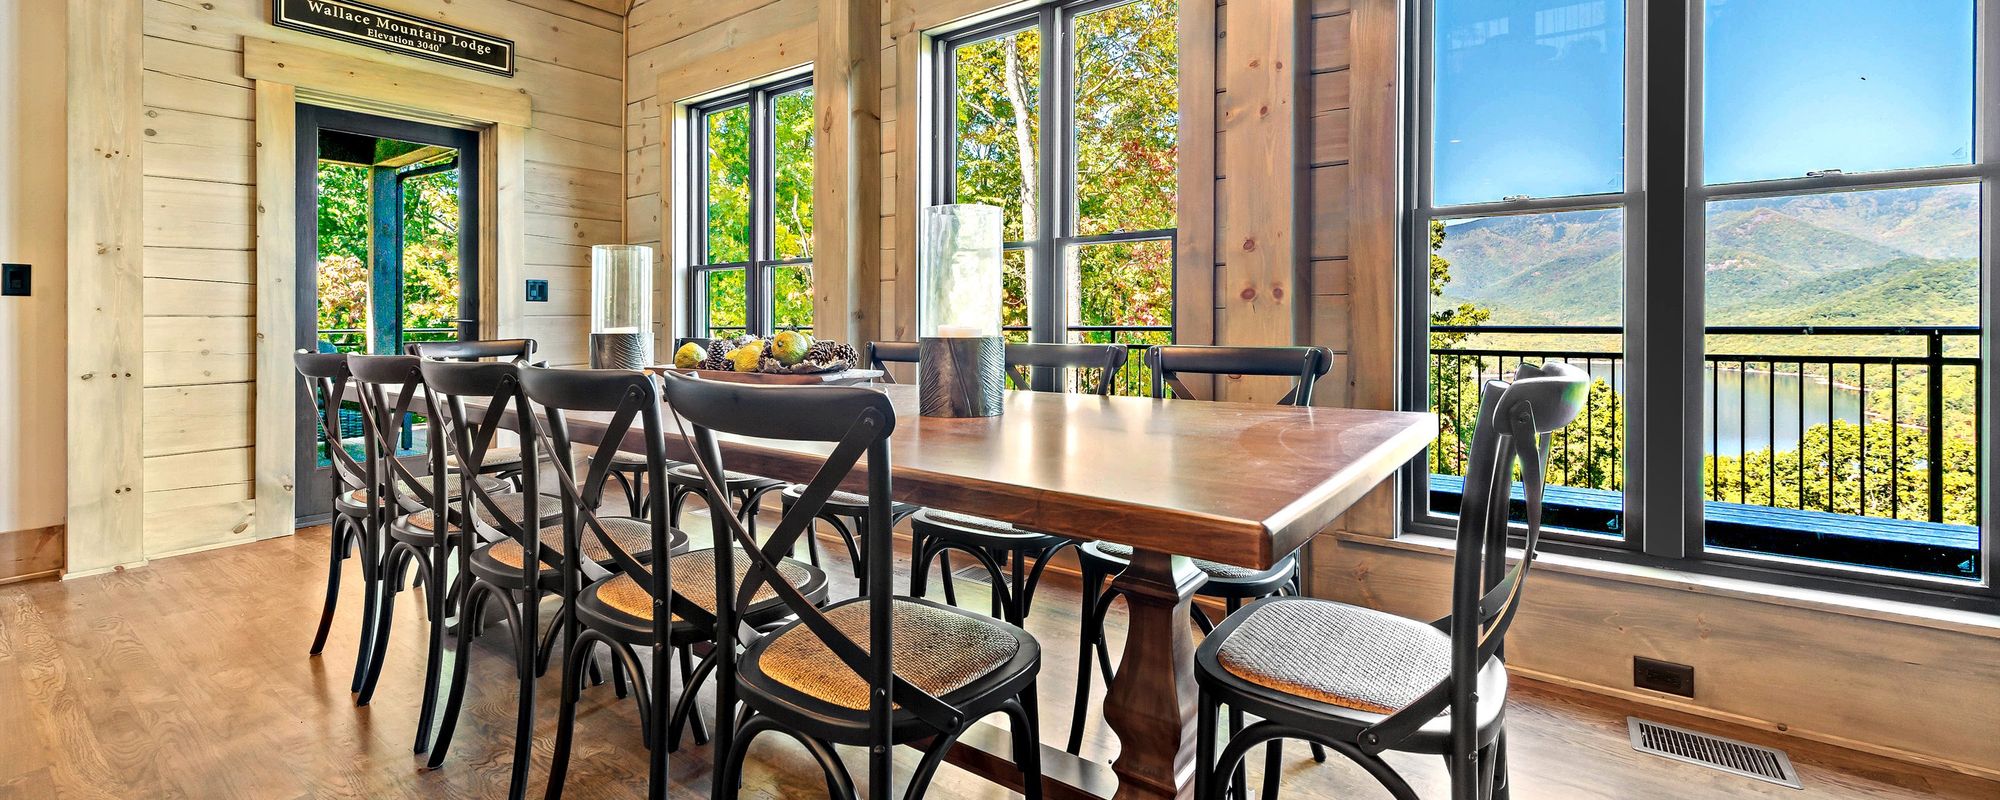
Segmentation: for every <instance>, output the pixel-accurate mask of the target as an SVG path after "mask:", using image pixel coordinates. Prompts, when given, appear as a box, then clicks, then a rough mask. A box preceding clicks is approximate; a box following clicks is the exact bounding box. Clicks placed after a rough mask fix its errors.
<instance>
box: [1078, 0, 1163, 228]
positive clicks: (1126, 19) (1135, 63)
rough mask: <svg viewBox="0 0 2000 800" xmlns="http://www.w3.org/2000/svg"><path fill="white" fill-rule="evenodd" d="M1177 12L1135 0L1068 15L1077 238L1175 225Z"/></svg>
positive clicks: (1158, 1) (1156, 1) (1158, 0)
mask: <svg viewBox="0 0 2000 800" xmlns="http://www.w3.org/2000/svg"><path fill="white" fill-rule="evenodd" d="M1178 7H1179V6H1178V5H1177V0H1138V2H1134V3H1127V4H1125V5H1122V6H1115V7H1112V8H1108V9H1105V10H1103V11H1097V12H1092V13H1089V14H1084V15H1081V16H1078V17H1077V18H1076V21H1075V23H1074V33H1075V36H1074V41H1075V42H1076V51H1075V52H1074V53H1073V54H1072V56H1071V57H1072V58H1074V59H1075V61H1074V63H1075V76H1076V77H1075V81H1076V88H1075V92H1074V98H1075V102H1074V106H1075V109H1076V111H1075V113H1076V121H1075V125H1076V153H1075V157H1076V163H1075V165H1074V166H1075V169H1076V228H1077V233H1079V234H1082V235H1085V236H1088V235H1091V234H1099V233H1113V232H1117V231H1146V230H1159V229H1162V228H1171V227H1174V200H1175V196H1176V192H1175V186H1176V182H1175V173H1174V165H1175V142H1176V140H1177V133H1178V128H1177V126H1179V124H1180V94H1179V92H1180V46H1179V40H1178V38H1177V37H1178V36H1179V33H1178V31H1177V29H1176V26H1175V15H1176V11H1177V9H1178Z"/></svg>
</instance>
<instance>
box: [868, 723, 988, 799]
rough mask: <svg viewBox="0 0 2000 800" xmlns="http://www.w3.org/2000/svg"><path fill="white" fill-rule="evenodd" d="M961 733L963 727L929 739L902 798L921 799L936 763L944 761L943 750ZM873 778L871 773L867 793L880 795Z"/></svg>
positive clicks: (947, 749) (963, 731)
mask: <svg viewBox="0 0 2000 800" xmlns="http://www.w3.org/2000/svg"><path fill="white" fill-rule="evenodd" d="M963 733H965V729H963V728H960V729H959V730H955V731H950V732H948V733H945V734H943V735H941V736H938V737H936V738H934V739H932V740H931V745H930V747H928V748H925V749H924V757H923V758H922V759H921V760H919V761H918V762H917V768H916V769H915V770H913V771H911V772H910V785H909V786H907V787H904V789H903V800H923V796H924V792H925V791H926V790H927V789H929V788H930V784H931V776H933V775H936V774H937V768H938V765H939V764H941V763H943V762H944V754H945V752H946V751H949V750H951V748H952V746H953V745H955V744H957V743H958V737H959V736H960V735H961V734H963ZM874 780H876V776H874V775H872V774H871V775H870V776H869V781H870V783H869V786H868V794H869V795H870V796H874V797H880V796H882V792H881V791H880V790H877V789H876V788H875V785H874V783H873V782H874Z"/></svg>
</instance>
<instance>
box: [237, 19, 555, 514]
mask: <svg viewBox="0 0 2000 800" xmlns="http://www.w3.org/2000/svg"><path fill="white" fill-rule="evenodd" d="M243 77H245V78H248V79H250V80H251V81H252V82H253V83H255V85H256V100H255V109H256V136H257V148H256V150H257V152H256V179H257V187H256V190H257V355H256V370H257V372H256V374H257V378H258V379H257V382H256V401H255V402H256V411H255V414H256V425H255V431H256V432H255V439H254V443H255V445H256V450H255V456H254V458H255V464H254V467H255V474H256V500H255V503H256V507H255V508H256V510H255V514H254V516H253V517H252V520H253V523H252V524H254V525H255V526H256V532H255V533H256V538H257V539H268V538H271V537H274V536H283V535H286V534H289V533H291V532H292V529H293V525H294V521H295V520H296V518H297V517H296V515H297V509H296V500H297V497H296V493H295V487H296V486H297V480H296V473H295V469H296V467H295V464H294V463H293V457H294V453H293V449H294V445H295V441H294V438H295V437H296V436H297V423H296V415H297V411H296V409H297V405H296V404H297V403H298V389H299V383H298V381H297V380H294V379H293V375H294V371H293V368H292V352H293V350H294V345H295V342H294V337H295V334H294V328H295V326H296V325H297V323H298V308H297V303H296V293H297V288H296V287H295V286H294V285H293V284H292V281H294V280H295V279H296V276H297V274H298V252H299V251H298V242H297V241H296V235H297V225H296V223H297V220H298V216H297V214H298V179H297V172H296V161H295V159H296V158H297V156H298V144H297V142H296V140H295V137H296V136H297V127H298V110H297V109H298V104H299V103H300V102H308V103H311V104H313V105H319V106H328V107H331V108H341V109H347V110H352V111H360V112H364V113H369V114H377V115H381V116H387V117H395V118H399V119H408V120H414V121H417V122H428V123H432V124H437V125H444V126H446V127H452V128H461V129H465V130H473V131H477V132H478V133H479V164H480V176H479V177H480V202H479V242H478V248H479V286H480V289H479V318H480V331H479V333H480V336H481V337H482V338H495V337H499V336H504V335H507V334H509V333H514V332H518V331H519V329H520V326H521V323H522V319H521V314H520V311H519V309H518V308H511V307H510V306H509V304H506V303H502V302H500V294H499V291H500V289H501V288H502V287H506V286H513V285H515V284H517V283H519V281H520V278H521V275H522V274H523V273H524V267H523V258H524V256H523V242H522V236H523V232H522V225H523V223H524V221H525V219H526V216H527V205H526V200H525V197H524V181H525V171H526V166H525V158H526V147H527V129H528V125H529V123H530V121H531V119H532V117H533V107H532V105H531V103H530V101H529V99H528V96H527V95H526V94H523V93H520V92H514V91H508V90H506V89H501V88H496V87H493V86H489V85H486V84H481V83H474V82H471V81H465V80H460V79H457V78H453V77H450V76H446V75H438V74H434V73H431V72H428V71H425V70H423V69H420V68H416V67H413V66H409V65H404V64H399V63H393V62H387V61H376V60H373V59H368V58H360V57H357V56H351V55H347V54H344V53H339V52H335V51H332V50H326V49H322V48H319V47H314V46H311V45H305V44H292V43H285V42H276V41H271V40H268V39H257V38H249V37H245V38H244V40H243ZM503 231H504V234H503V233H502V232H503Z"/></svg>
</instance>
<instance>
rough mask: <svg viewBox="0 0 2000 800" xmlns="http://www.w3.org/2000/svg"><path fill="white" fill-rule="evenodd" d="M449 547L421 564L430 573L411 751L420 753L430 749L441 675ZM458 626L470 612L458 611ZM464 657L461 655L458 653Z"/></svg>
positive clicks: (450, 590) (466, 621)
mask: <svg viewBox="0 0 2000 800" xmlns="http://www.w3.org/2000/svg"><path fill="white" fill-rule="evenodd" d="M447 552H448V551H447V550H445V549H443V548H439V549H438V550H437V551H436V552H435V553H433V554H432V555H431V557H430V558H429V559H428V561H429V563H427V564H423V565H422V566H423V567H424V569H425V572H426V574H428V575H430V585H429V586H428V587H426V588H425V589H424V600H425V602H426V606H427V607H428V608H429V609H430V616H431V619H430V623H431V624H430V640H429V644H428V645H427V647H426V649H425V651H424V697H423V703H422V705H421V707H420V708H419V710H418V711H417V741H416V745H415V747H414V751H415V752H418V753H422V752H425V751H428V750H430V749H431V725H432V724H433V723H434V722H435V721H436V720H437V700H438V685H439V683H440V682H441V681H442V680H443V678H444V630H445V622H446V618H447V616H448V615H449V613H450V610H449V605H450V600H451V595H452V593H453V588H452V587H446V586H445V576H444V564H445V561H446V556H445V554H446V553H447ZM459 616H460V619H459V621H458V622H459V626H460V627H465V626H466V625H469V624H471V622H470V615H467V614H461V615H459ZM460 658H463V656H460Z"/></svg>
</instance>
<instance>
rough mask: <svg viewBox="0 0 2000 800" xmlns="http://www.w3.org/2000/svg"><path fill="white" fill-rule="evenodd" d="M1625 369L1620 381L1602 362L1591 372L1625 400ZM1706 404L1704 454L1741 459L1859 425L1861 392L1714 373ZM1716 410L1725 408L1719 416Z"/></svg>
mask: <svg viewBox="0 0 2000 800" xmlns="http://www.w3.org/2000/svg"><path fill="white" fill-rule="evenodd" d="M1619 367H1620V369H1618V370H1617V372H1616V374H1615V375H1614V374H1613V372H1612V369H1611V365H1610V364H1608V363H1602V362H1600V363H1597V364H1593V365H1591V367H1590V368H1589V371H1590V373H1591V376H1592V377H1595V378H1598V379H1601V380H1604V381H1607V382H1612V388H1613V389H1616V390H1617V391H1618V392H1619V394H1621V395H1622V394H1624V392H1625V376H1626V370H1625V369H1623V367H1624V365H1623V364H1620V365H1619ZM1718 384H1719V385H1718ZM1801 390H1803V391H1801ZM1829 390H1831V391H1829ZM1701 403H1702V412H1703V418H1704V420H1705V424H1704V425H1703V426H1702V434H1701V447H1702V452H1704V453H1706V454H1709V455H1715V454H1721V455H1725V456H1735V455H1739V454H1741V453H1744V452H1756V451H1758V450H1763V449H1766V448H1770V447H1772V446H1773V441H1774V440H1775V442H1776V449H1777V450H1780V451H1784V450H1791V449H1793V448H1795V447H1797V446H1798V443H1799V436H1800V434H1801V432H1802V431H1806V430H1811V429H1812V427H1813V426H1814V425H1824V424H1826V422H1827V420H1828V419H1829V418H1833V419H1842V420H1846V421H1849V422H1854V421H1857V420H1859V419H1860V413H1861V392H1860V391H1858V390H1856V389H1852V388H1848V387H1845V386H1830V385H1829V384H1828V383H1827V382H1826V381H1823V380H1819V379H1817V378H1812V377H1801V376H1798V375H1785V374H1777V375H1774V374H1771V373H1768V372H1737V371H1735V370H1713V371H1707V372H1704V374H1703V381H1702V389H1701ZM1716 405H1720V406H1721V413H1720V414H1719V415H1718V414H1716V413H1715V408H1714V406H1716ZM1717 423H1719V424H1720V428H1721V430H1720V431H1717V430H1716V428H1717Z"/></svg>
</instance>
